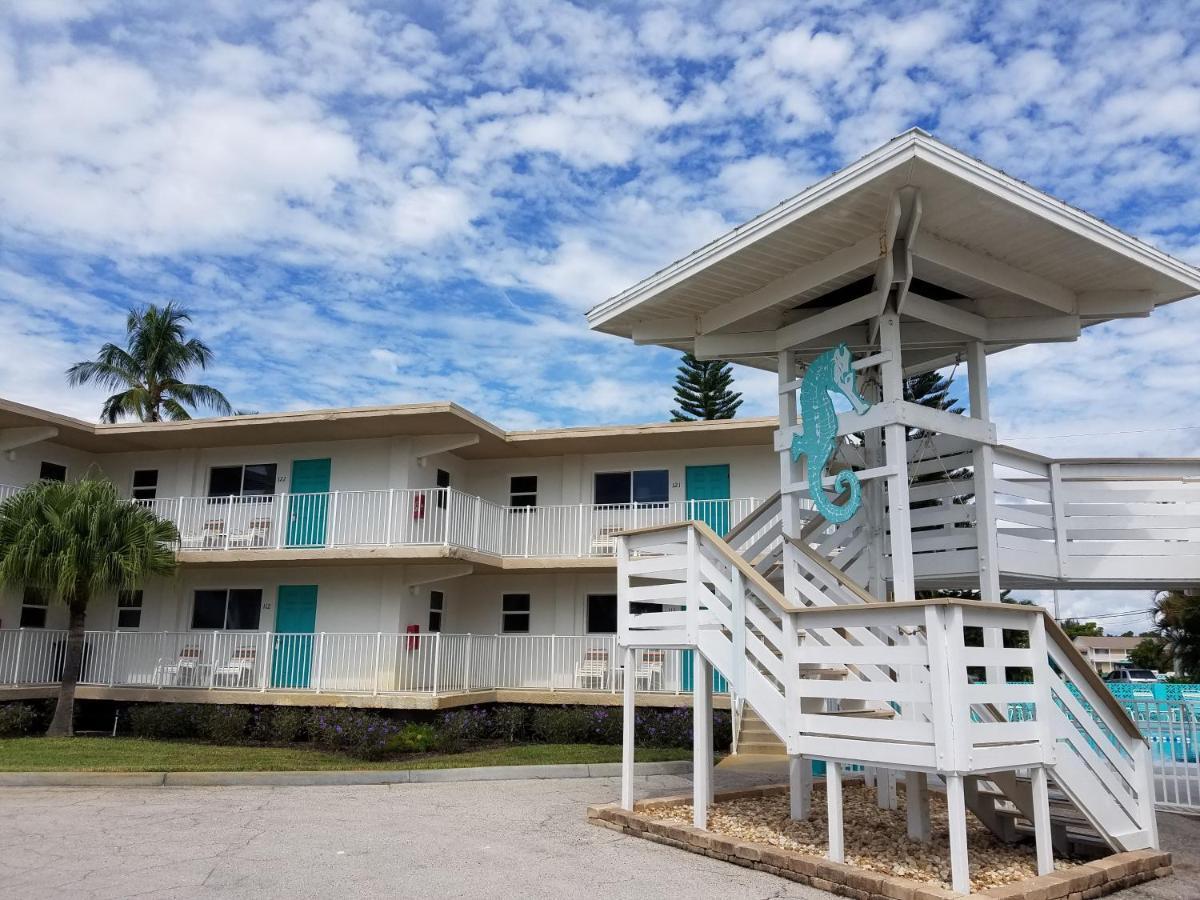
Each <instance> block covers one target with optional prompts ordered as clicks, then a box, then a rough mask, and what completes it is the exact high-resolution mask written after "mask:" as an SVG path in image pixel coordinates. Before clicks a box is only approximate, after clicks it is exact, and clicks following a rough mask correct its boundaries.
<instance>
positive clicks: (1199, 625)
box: [1154, 591, 1200, 679]
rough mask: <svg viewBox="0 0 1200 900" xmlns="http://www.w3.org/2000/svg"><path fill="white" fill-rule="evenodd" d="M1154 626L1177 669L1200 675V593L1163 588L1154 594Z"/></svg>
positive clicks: (1194, 676) (1164, 650)
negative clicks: (1198, 595)
mask: <svg viewBox="0 0 1200 900" xmlns="http://www.w3.org/2000/svg"><path fill="white" fill-rule="evenodd" d="M1154 630H1155V631H1157V632H1158V636H1159V637H1160V638H1161V639H1162V643H1163V654H1164V655H1165V656H1168V657H1170V659H1171V660H1173V662H1174V664H1175V671H1176V672H1177V673H1182V674H1183V675H1186V676H1189V677H1191V678H1193V679H1194V678H1200V597H1191V596H1188V595H1187V594H1185V593H1183V592H1181V591H1163V592H1162V593H1160V594H1158V595H1157V596H1156V597H1155V598H1154Z"/></svg>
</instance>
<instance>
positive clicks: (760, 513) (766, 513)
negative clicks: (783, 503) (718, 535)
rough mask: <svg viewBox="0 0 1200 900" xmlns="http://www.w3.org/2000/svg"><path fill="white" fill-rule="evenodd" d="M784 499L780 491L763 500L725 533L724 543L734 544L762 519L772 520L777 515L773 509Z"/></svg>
mask: <svg viewBox="0 0 1200 900" xmlns="http://www.w3.org/2000/svg"><path fill="white" fill-rule="evenodd" d="M782 498H783V494H781V493H780V492H779V491H776V492H775V493H773V494H772V495H771V496H770V497H767V499H765V500H763V502H762V503H760V504H759V505H758V506H756V507H754V509H752V510H750V513H749V514H748V515H746V516H745V517H744V518H742V519H741V520H740V521H738V522H737V523H736V524H735V525H734V526H733V527H732V528H730V529H729V530H728V531H727V532H725V537H724V541H725V543H727V544H732V543H733V542H734V540H735V539H736V538H737V537H738V536H739V535H740V534H742V532H744V531H749V530H751V529H752V527H753V526H754V525H755V524H756V523H757V522H758V521H759V520H760V519H762V518H764V517H766V518H770V517H772V516H774V515H775V512H774V511H772V507H775V506H778V505H779V501H780V500H781V499H782Z"/></svg>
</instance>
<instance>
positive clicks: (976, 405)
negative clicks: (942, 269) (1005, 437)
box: [967, 341, 1004, 684]
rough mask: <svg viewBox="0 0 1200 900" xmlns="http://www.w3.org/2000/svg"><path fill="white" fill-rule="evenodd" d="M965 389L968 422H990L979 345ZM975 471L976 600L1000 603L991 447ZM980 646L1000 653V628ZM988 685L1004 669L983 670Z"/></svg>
mask: <svg viewBox="0 0 1200 900" xmlns="http://www.w3.org/2000/svg"><path fill="white" fill-rule="evenodd" d="M967 389H968V392H969V394H970V403H971V418H972V419H978V420H979V421H981V422H987V421H989V415H990V412H989V410H990V402H989V399H988V384H987V349H986V348H985V347H984V345H983V342H982V341H972V342H971V343H969V344H968V345H967ZM971 455H972V468H974V470H975V478H974V481H975V538H976V540H975V544H976V554H977V556H978V560H979V563H978V569H979V599H981V600H985V601H987V602H989V603H998V602H1000V548H999V545H998V537H997V531H996V491H995V486H994V485H995V481H996V475H995V465H996V461H995V456H994V451H993V450H992V448H991V447H989V446H987V445H986V444H981V445H980V446H978V447H976V448H975V450H974V451H973V452H972V454H971ZM983 646H984V647H986V648H987V649H989V650H999V649H1001V648H1002V647H1003V646H1004V641H1003V633H1002V631H1001V629H999V628H984V629H983ZM985 671H986V677H987V683H988V684H1004V669H1003V667H1000V666H988V667H987V668H986V670H985Z"/></svg>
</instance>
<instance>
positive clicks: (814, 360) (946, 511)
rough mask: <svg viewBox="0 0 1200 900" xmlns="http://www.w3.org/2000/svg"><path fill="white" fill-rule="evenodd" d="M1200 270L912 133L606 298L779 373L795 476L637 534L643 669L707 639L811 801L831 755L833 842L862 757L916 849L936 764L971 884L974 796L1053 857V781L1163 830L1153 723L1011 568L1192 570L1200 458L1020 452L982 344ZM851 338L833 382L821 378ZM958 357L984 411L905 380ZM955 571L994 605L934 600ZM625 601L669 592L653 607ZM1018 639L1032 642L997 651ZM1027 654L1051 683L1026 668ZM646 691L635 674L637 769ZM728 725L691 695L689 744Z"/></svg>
mask: <svg viewBox="0 0 1200 900" xmlns="http://www.w3.org/2000/svg"><path fill="white" fill-rule="evenodd" d="M1198 291H1200V272H1198V271H1197V270H1195V269H1193V268H1191V267H1189V266H1187V265H1185V264H1183V263H1181V262H1178V261H1177V260H1174V259H1172V258H1170V257H1168V256H1166V255H1165V254H1163V253H1160V252H1159V251H1157V250H1155V249H1153V248H1151V247H1149V246H1147V245H1145V244H1143V243H1141V242H1139V241H1137V240H1135V239H1133V238H1131V237H1129V236H1127V235H1124V234H1122V233H1120V232H1118V231H1117V230H1115V229H1113V228H1111V227H1109V226H1107V225H1105V224H1104V223H1102V222H1100V221H1098V220H1096V219H1094V218H1092V217H1090V216H1088V215H1086V214H1085V213H1082V212H1080V211H1079V210H1076V209H1074V208H1072V207H1069V206H1067V205H1066V204H1063V203H1061V202H1059V201H1057V200H1054V199H1053V198H1051V197H1048V196H1046V195H1045V194H1042V193H1040V192H1038V191H1036V190H1034V189H1033V188H1031V187H1029V186H1028V185H1026V184H1024V183H1022V182H1019V181H1017V180H1015V179H1013V178H1010V177H1008V176H1006V175H1004V174H1002V173H1000V172H998V171H996V170H994V169H991V168H989V167H987V166H985V165H983V164H982V163H980V162H978V161H977V160H974V159H971V158H969V157H967V156H965V155H963V154H961V153H959V152H957V151H955V150H953V149H951V148H949V147H947V146H945V145H943V144H941V143H939V142H937V141H935V140H934V139H932V138H931V137H930V136H928V135H927V134H925V133H924V132H921V131H917V130H914V131H910V132H907V133H905V134H903V135H901V136H900V137H898V138H896V139H894V140H892V141H891V142H889V143H887V144H886V145H884V146H883V147H880V148H879V149H878V150H876V151H874V152H872V153H870V154H868V155H867V156H866V157H864V158H862V159H861V160H859V161H858V162H856V163H854V164H852V165H851V166H849V167H847V168H846V169H843V170H842V171H840V172H838V173H836V174H834V175H832V176H830V177H829V178H827V179H825V180H824V181H822V182H820V183H818V184H816V185H814V186H813V187H811V188H809V189H808V190H806V191H805V192H803V193H802V194H800V195H798V196H796V197H794V198H792V199H791V200H788V201H786V202H784V203H782V204H780V205H779V206H778V207H776V208H775V209H773V210H771V211H769V212H767V213H765V214H764V215H762V216H760V217H758V218H757V219H754V220H752V221H751V222H748V223H746V224H745V225H743V226H741V227H739V228H737V229H736V230H734V231H733V232H731V233H729V234H728V235H726V236H724V237H722V238H720V239H718V240H717V241H715V242H713V243H712V244H709V245H707V246H705V247H704V248H702V249H701V250H699V251H697V252H696V253H694V254H692V255H691V256H688V257H686V258H684V259H682V260H680V261H678V262H676V263H674V264H673V265H671V266H669V267H667V268H666V269H664V270H662V271H661V272H659V273H657V274H655V275H654V276H652V277H651V278H648V279H646V280H645V281H643V282H642V283H640V284H638V285H635V286H634V287H632V288H630V289H629V290H627V291H625V292H623V293H622V294H619V295H617V296H616V297H613V298H611V299H610V300H608V301H606V302H604V303H602V304H600V305H599V306H597V307H596V308H595V309H593V310H592V311H591V312H590V313H589V314H588V318H589V322H590V324H591V326H592V327H593V328H596V329H599V330H601V331H605V332H609V333H612V334H617V335H621V336H624V337H627V338H631V339H632V340H634V341H635V342H637V343H652V344H658V345H661V346H666V347H672V348H677V349H681V350H688V351H691V352H693V353H694V354H695V355H696V356H697V357H699V358H701V359H732V360H736V361H738V362H740V363H743V364H746V365H750V366H756V367H760V368H768V369H773V370H775V371H777V372H778V377H779V430H778V432H777V433H776V449H777V450H778V451H779V455H780V492H779V495H778V496H777V497H775V498H773V499H772V500H771V501H768V502H767V503H766V504H764V506H763V507H762V508H760V509H759V510H758V511H757V512H756V513H755V514H754V515H753V516H751V517H750V518H749V519H747V520H746V521H745V522H743V523H740V524H739V525H738V526H736V527H735V528H734V529H733V530H732V531H730V532H729V533H728V534H727V535H724V536H719V535H715V534H713V533H712V532H711V531H710V530H708V529H707V528H706V527H704V526H703V524H697V523H680V524H678V525H674V526H668V527H665V528H658V529H648V530H645V531H642V532H637V533H631V534H629V535H627V536H625V537H623V538H622V539H621V540H620V541H619V545H618V554H619V557H618V559H619V591H620V598H621V602H620V603H619V605H618V609H619V615H620V621H619V629H620V640H621V643H622V644H623V645H624V646H625V647H626V648H627V651H626V654H627V659H626V668H625V671H632V670H633V666H634V665H635V664H636V658H635V657H636V653H637V652H638V651H639V648H647V647H662V646H680V647H691V648H695V649H696V650H697V651H698V659H699V660H700V662H699V664H698V669H697V672H698V674H697V676H696V678H695V684H696V697H695V701H696V709H697V710H700V711H707V710H710V709H711V681H710V679H709V678H708V677H707V671H708V667H709V666H713V665H715V666H716V668H718V669H719V670H720V671H721V673H722V674H723V675H724V676H725V677H726V678H727V679H728V680H729V682H730V685H731V689H732V690H733V692H734V693H735V694H736V695H737V698H738V700H739V702H740V701H744V702H746V703H749V704H750V705H751V706H752V707H753V708H754V709H755V711H756V712H757V713H758V714H759V715H760V716H762V718H763V719H764V721H766V722H767V723H768V725H769V726H770V727H771V728H772V729H773V730H775V731H776V733H777V734H778V735H779V737H780V738H781V739H782V740H783V741H784V743H785V744H786V746H787V748H788V752H789V755H790V756H791V758H792V761H793V765H792V771H793V815H795V816H798V817H799V816H804V815H807V814H808V807H807V804H808V792H809V779H808V778H807V776H806V773H807V772H808V771H809V768H808V760H813V759H821V760H824V761H826V762H827V764H828V773H829V775H828V790H827V796H828V798H829V821H830V855H831V856H833V857H835V858H838V857H840V855H841V852H842V850H841V847H842V842H841V836H840V773H841V767H842V766H843V765H846V764H855V765H862V766H868V767H870V768H871V770H872V771H874V772H877V773H878V776H877V784H878V786H879V788H880V790H879V797H880V803H881V804H883V805H894V804H895V803H897V799H896V789H895V779H896V778H897V777H898V776H899V777H901V778H902V779H903V781H904V783H905V784H906V785H907V788H906V794H907V796H908V797H909V798H910V800H911V801H912V802H908V803H907V808H908V821H909V832H910V835H911V836H912V837H913V838H914V839H918V840H920V839H927V838H928V831H929V825H928V809H927V804H925V803H924V802H922V800H921V798H923V797H924V796H925V789H926V784H927V780H928V779H929V778H936V779H939V780H940V781H941V782H943V783H944V785H945V790H946V792H947V796H948V800H949V806H950V811H951V826H952V827H951V838H952V840H951V844H952V859H953V863H954V884H955V887H956V889H959V890H964V889H965V887H966V885H967V868H966V866H967V861H966V833H965V810H966V808H967V807H968V806H970V807H971V808H972V809H973V810H975V812H976V814H978V815H980V817H981V818H983V819H984V820H985V821H989V817H990V819H991V820H992V821H994V823H995V826H996V829H997V830H998V831H999V830H1001V829H1002V828H1003V827H1004V825H1003V821H1002V820H1003V816H1002V815H1001V814H1000V813H1001V806H1000V805H998V804H1000V803H1008V804H1012V805H1014V806H1015V808H1016V809H1017V810H1019V811H1020V812H1021V813H1022V814H1026V815H1027V816H1028V818H1029V819H1030V821H1032V822H1034V823H1035V825H1036V826H1037V837H1038V851H1039V866H1040V867H1041V868H1042V869H1043V870H1046V869H1047V868H1048V867H1049V866H1050V865H1051V855H1052V852H1053V847H1052V844H1051V839H1052V831H1053V829H1052V825H1051V815H1050V796H1051V790H1052V789H1053V791H1054V792H1055V796H1062V797H1064V798H1065V800H1066V801H1068V802H1070V803H1072V804H1073V805H1074V806H1075V808H1076V809H1077V810H1078V811H1080V812H1082V814H1083V816H1084V817H1085V818H1086V819H1087V820H1088V822H1089V823H1090V824H1091V826H1092V828H1093V829H1094V831H1095V833H1096V835H1097V836H1098V839H1100V840H1103V841H1105V842H1107V843H1109V844H1110V845H1112V846H1114V847H1122V848H1134V847H1141V846H1151V845H1153V844H1154V843H1155V841H1156V840H1157V838H1156V834H1155V831H1154V823H1153V796H1152V788H1148V784H1149V780H1148V778H1149V776H1148V771H1149V763H1148V757H1147V755H1146V749H1145V748H1146V745H1145V743H1144V741H1142V739H1141V737H1140V735H1139V734H1138V732H1137V729H1136V727H1134V726H1133V724H1132V723H1131V722H1129V720H1128V718H1127V717H1126V716H1125V714H1124V712H1123V711H1122V710H1121V709H1120V707H1119V706H1118V705H1116V704H1115V703H1114V702H1112V698H1111V696H1110V695H1109V694H1108V692H1107V690H1106V689H1105V688H1104V687H1103V685H1102V684H1100V683H1099V682H1098V681H1097V680H1096V678H1095V675H1094V673H1093V672H1091V670H1090V669H1089V668H1088V667H1087V664H1086V663H1085V662H1082V660H1081V659H1079V658H1077V657H1078V655H1077V654H1075V653H1074V650H1073V648H1072V647H1071V646H1070V644H1069V642H1064V638H1063V636H1062V634H1061V632H1060V631H1059V630H1058V629H1057V626H1056V625H1055V624H1054V622H1053V620H1052V619H1050V618H1049V617H1047V616H1045V615H1043V614H1042V613H1041V612H1040V611H1038V610H1031V609H1030V608H1029V607H1013V606H1009V605H1006V606H1001V605H999V604H998V601H999V599H1000V592H1001V590H1002V589H1004V588H1010V587H1045V588H1066V589H1070V588H1079V587H1092V586H1105V587H1133V586H1140V585H1143V584H1151V585H1153V586H1154V587H1161V586H1164V584H1167V583H1171V584H1180V585H1187V584H1194V583H1195V582H1197V581H1200V544H1197V543H1193V542H1191V540H1190V538H1191V535H1192V533H1193V532H1194V531H1195V526H1196V525H1200V522H1196V523H1192V522H1191V521H1190V520H1189V519H1188V518H1187V515H1186V510H1190V509H1191V508H1193V507H1190V506H1188V504H1189V503H1190V502H1196V501H1200V493H1197V485H1195V484H1193V483H1192V481H1191V479H1194V478H1195V477H1196V476H1197V475H1200V471H1198V470H1200V467H1197V466H1195V465H1193V464H1190V463H1180V462H1178V461H1114V460H1095V461H1079V460H1071V461H1061V460H1054V459H1049V458H1046V457H1040V456H1037V455H1035V454H1029V453H1026V452H1023V451H1020V450H1016V449H1013V448H1010V447H1006V446H1004V445H1003V444H1001V443H1000V442H999V441H998V439H997V435H996V429H995V426H994V425H993V424H992V423H991V421H990V418H989V398H988V379H987V360H988V356H989V355H990V354H992V353H996V352H1000V351H1004V350H1007V349H1010V348H1013V347H1016V346H1019V345H1022V344H1027V343H1040V342H1063V341H1072V340H1074V339H1076V338H1077V337H1078V336H1079V334H1080V333H1081V330H1082V329H1083V328H1086V327H1089V326H1091V325H1094V324H1097V323H1100V322H1105V321H1109V320H1112V319H1116V318H1122V317H1130V316H1147V315H1150V314H1151V313H1152V311H1153V310H1154V309H1155V307H1157V306H1159V305H1162V304H1165V303H1168V302H1172V301H1175V300H1179V299H1182V298H1185V297H1189V296H1191V295H1193V294H1195V293H1197V292H1198ZM838 347H844V348H845V349H844V350H842V351H841V353H840V355H838V357H837V360H836V361H837V362H838V363H840V365H841V366H842V369H841V370H839V371H841V373H842V375H843V376H844V377H843V378H842V380H841V390H840V391H839V390H837V389H836V388H837V385H835V383H834V380H830V381H828V384H827V385H821V386H820V387H819V389H818V388H814V384H813V380H814V379H815V378H816V377H817V374H816V373H818V372H820V371H824V370H823V368H822V367H823V366H826V365H833V363H831V362H830V360H831V358H832V357H831V356H830V351H833V350H834V349H835V348H838ZM950 366H957V367H961V369H965V372H966V375H967V378H968V383H969V397H970V400H969V410H968V413H967V414H966V415H956V414H952V413H948V412H944V411H939V410H934V409H930V408H928V407H925V406H922V405H919V404H915V403H911V402H908V401H906V400H905V399H904V390H903V385H904V379H905V377H907V376H911V375H914V374H919V373H923V372H929V371H933V370H937V369H943V368H946V367H950ZM831 371H832V370H831ZM835 380H836V379H835ZM806 384H807V385H808V389H809V393H808V396H807V399H806V400H804V401H800V399H799V398H800V397H801V395H802V394H803V393H804V391H805V387H804V386H805V385H806ZM826 387H828V391H827V390H826ZM838 393H841V394H842V395H843V398H842V402H841V405H840V407H839V409H840V412H837V413H836V414H832V415H828V416H825V415H823V414H822V412H821V410H822V407H821V406H820V398H823V397H828V396H834V395H837V394H838ZM1097 399H1098V402H1103V398H1097ZM1030 402H1031V403H1036V397H1033V398H1030ZM825 412H829V410H828V409H826V410H825ZM912 435H919V438H918V439H911V437H912ZM851 436H854V437H851ZM859 436H861V437H859ZM820 448H825V449H824V450H822V449H820ZM824 453H828V456H829V458H828V460H826V459H825V458H824V456H823V455H822V454H824ZM817 456H820V457H821V458H820V460H819V464H818V465H817V467H816V469H815V470H814V468H813V467H812V465H810V463H812V462H813V459H814V458H816V457H817ZM843 471H848V472H853V473H854V474H853V477H851V476H850V475H840V476H839V473H840V472H843ZM817 478H819V479H820V484H818V483H817ZM855 479H856V480H857V482H858V484H859V486H860V490H861V505H859V504H855V503H853V502H851V500H850V491H849V488H848V487H847V486H848V484H849V482H850V481H852V480H855ZM817 490H821V491H823V492H824V493H825V497H824V498H821V497H816V496H815V492H816V491H817ZM814 501H818V502H814ZM830 502H833V503H834V504H835V505H836V506H837V507H838V508H836V509H832V510H831V508H830ZM843 504H844V506H843ZM856 506H857V509H855V511H854V514H853V515H851V516H847V515H846V510H848V509H851V508H854V507H856ZM814 507H816V508H814ZM822 510H823V511H822ZM1180 513H1184V514H1182V515H1181V514H1180ZM1156 516H1157V519H1155V518H1154V517H1156ZM842 518H845V519H846V520H845V521H840V519H842ZM962 589H970V590H978V591H979V597H980V600H979V601H967V602H950V601H945V600H932V601H930V600H924V601H918V600H917V599H916V598H917V597H918V596H920V595H921V594H929V593H931V592H937V591H945V590H962ZM919 592H921V593H919ZM631 602H656V603H660V604H663V606H662V612H656V613H642V614H640V615H633V614H631V612H630V608H629V604H630V603H631ZM965 628H971V629H974V628H978V629H980V630H982V632H983V635H984V645H983V647H980V648H971V649H970V650H969V651H968V650H967V647H966V644H965V643H964V629H965ZM1006 631H1007V632H1010V633H1014V632H1020V633H1023V634H1024V635H1025V638H1024V640H1023V641H1020V642H1018V645H1017V646H1006V645H1005V642H1004V639H1003V635H1004V634H1005V632H1006ZM1021 643H1023V644H1024V645H1025V646H1020V644H1021ZM979 670H983V677H980V671H979ZM1015 670H1019V671H1022V672H1026V671H1031V672H1032V673H1033V675H1032V681H1031V682H1027V683H1022V684H1013V683H1011V679H1010V678H1009V677H1008V676H1007V673H1009V672H1012V671H1015ZM633 702H634V697H633V693H632V687H631V686H629V685H627V693H626V704H627V706H626V749H627V761H628V763H629V765H630V766H631V760H632V737H633V735H632V723H633V714H632V704H633ZM710 718H711V716H697V747H698V748H700V747H703V746H706V743H705V742H706V741H707V742H710V741H711V737H710V736H709V734H708V733H707V728H708V725H707V724H706V723H707V722H708V721H709V719H710ZM1065 748H1070V751H1071V752H1070V753H1067V752H1066V749H1065ZM706 756H707V755H706V754H703V753H697V757H696V758H697V771H696V776H697V777H696V818H697V824H698V825H703V823H704V821H705V817H706V812H705V810H706V806H707V801H708V797H709V795H710V792H711V782H710V779H709V775H708V772H707V765H708V763H705V762H704V759H705V758H706ZM1017 768H1021V769H1028V770H1029V771H1030V772H1031V773H1032V774H1031V776H1030V778H1029V780H1028V781H1027V782H1025V781H1021V780H1019V779H1017V778H1016V776H1015V774H1014V773H1015V771H1016V769H1017ZM630 772H631V769H630V768H628V766H627V772H626V774H627V779H626V785H625V791H624V798H623V799H624V800H625V801H626V802H627V803H628V802H630V800H631V781H630V780H629V773H630ZM1051 785H1052V786H1053V787H1052V788H1051ZM1148 791H1150V794H1149V796H1148V794H1147V792H1148ZM981 798H985V799H981ZM987 798H998V799H997V801H996V802H995V803H993V802H992V799H987ZM1060 831H1061V829H1060Z"/></svg>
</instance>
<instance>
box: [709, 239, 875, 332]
mask: <svg viewBox="0 0 1200 900" xmlns="http://www.w3.org/2000/svg"><path fill="white" fill-rule="evenodd" d="M879 254H880V250H879V235H869V236H868V237H865V238H863V239H862V240H861V241H859V242H858V243H857V244H852V245H850V246H849V247H844V248H843V249H841V250H836V251H834V252H833V253H830V254H829V255H828V256H825V257H823V258H821V259H819V260H817V261H816V262H814V263H810V264H809V265H807V266H802V267H801V268H799V269H794V270H793V271H791V272H788V273H787V274H786V275H781V276H780V277H779V278H776V279H775V280H774V281H772V282H770V283H768V284H766V285H764V286H763V287H760V288H759V289H758V290H756V291H752V292H751V293H749V294H746V295H745V296H742V297H739V298H738V299H736V300H732V301H730V302H728V303H723V304H722V305H721V306H718V307H717V308H716V309H714V310H711V311H709V312H707V313H705V314H704V315H703V316H700V322H699V328H698V333H699V334H711V333H712V332H714V331H717V330H718V329H721V328H726V327H728V326H730V325H733V324H735V323H736V322H740V321H741V320H742V319H745V318H746V317H748V316H752V315H754V314H755V313H759V312H762V311H763V310H765V309H770V308H771V307H772V306H776V305H778V304H780V303H783V302H784V301H786V300H790V299H792V298H793V297H796V296H797V295H799V294H803V293H804V292H805V291H809V290H812V289H813V288H816V287H820V286H821V285H823V284H825V283H826V282H827V281H832V280H833V279H835V278H838V277H839V276H842V275H845V274H847V273H849V272H853V271H855V270H856V269H861V268H862V267H863V266H867V265H870V264H871V263H872V262H874V261H875V260H877V259H878V258H879Z"/></svg>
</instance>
